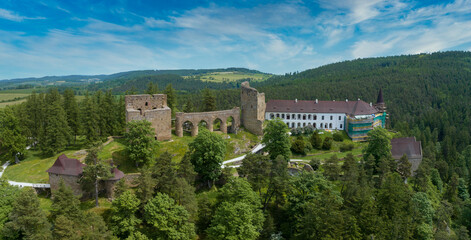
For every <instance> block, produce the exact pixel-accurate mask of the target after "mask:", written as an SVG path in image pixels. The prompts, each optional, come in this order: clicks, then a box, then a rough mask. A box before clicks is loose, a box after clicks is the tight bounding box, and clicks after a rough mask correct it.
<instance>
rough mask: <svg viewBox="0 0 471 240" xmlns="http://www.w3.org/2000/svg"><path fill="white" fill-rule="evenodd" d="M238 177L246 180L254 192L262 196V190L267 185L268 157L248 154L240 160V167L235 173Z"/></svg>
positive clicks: (269, 169) (269, 166)
mask: <svg viewBox="0 0 471 240" xmlns="http://www.w3.org/2000/svg"><path fill="white" fill-rule="evenodd" d="M237 172H238V173H239V176H241V177H245V178H247V181H248V182H249V183H250V185H252V188H253V190H254V191H256V192H258V194H259V195H260V196H261V195H262V188H265V187H266V186H267V185H268V182H269V177H270V172H271V160H270V158H268V156H263V155H259V154H252V153H249V154H247V155H246V156H245V158H244V159H243V160H242V165H241V166H240V168H239V169H238V171H237Z"/></svg>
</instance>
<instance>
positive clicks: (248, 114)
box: [240, 82, 266, 135]
mask: <svg viewBox="0 0 471 240" xmlns="http://www.w3.org/2000/svg"><path fill="white" fill-rule="evenodd" d="M240 102H241V111H242V117H241V123H242V125H243V126H244V127H245V128H246V129H247V130H248V131H249V132H251V133H253V134H256V135H263V121H265V107H266V103H265V94H264V93H259V92H258V91H257V89H255V88H252V87H250V85H249V82H243V83H242V85H241V93H240Z"/></svg>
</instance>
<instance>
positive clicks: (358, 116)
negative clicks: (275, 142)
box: [265, 90, 386, 141]
mask: <svg viewBox="0 0 471 240" xmlns="http://www.w3.org/2000/svg"><path fill="white" fill-rule="evenodd" d="M265 118H266V119H267V120H270V119H275V118H280V119H281V120H283V122H285V123H286V125H288V127H290V128H298V127H306V126H309V125H311V126H313V127H314V128H316V129H324V130H345V131H346V132H347V134H348V136H349V137H350V138H352V140H353V141H364V140H366V139H367V133H368V132H369V131H370V130H371V129H373V128H375V127H385V122H386V107H385V105H384V101H383V95H382V91H381V90H380V93H379V95H378V100H377V103H376V104H374V105H373V104H372V103H370V104H368V103H366V102H364V101H362V100H360V99H358V100H357V101H348V99H347V100H345V101H319V100H317V99H316V100H315V101H298V100H297V99H296V100H270V101H268V102H267V107H266V111H265Z"/></svg>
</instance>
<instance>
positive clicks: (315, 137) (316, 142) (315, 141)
mask: <svg viewBox="0 0 471 240" xmlns="http://www.w3.org/2000/svg"><path fill="white" fill-rule="evenodd" d="M309 140H310V142H311V145H312V147H313V148H315V149H321V148H322V138H321V137H320V136H319V131H317V130H316V131H314V133H313V134H312V135H311V138H310V139H309Z"/></svg>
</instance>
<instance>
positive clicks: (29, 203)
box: [2, 188, 52, 239]
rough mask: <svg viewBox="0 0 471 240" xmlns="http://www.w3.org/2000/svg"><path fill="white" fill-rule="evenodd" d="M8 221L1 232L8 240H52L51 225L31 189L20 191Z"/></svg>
mask: <svg viewBox="0 0 471 240" xmlns="http://www.w3.org/2000/svg"><path fill="white" fill-rule="evenodd" d="M9 219H10V221H9V222H7V223H6V224H5V226H4V227H3V230H2V235H3V236H5V237H7V238H8V239H52V235H51V230H50V228H51V225H50V224H49V222H48V221H47V218H46V214H45V213H44V212H43V211H42V210H41V207H40V203H39V199H38V197H37V196H36V192H35V191H34V189H32V188H23V189H22V190H21V192H20V194H19V195H18V198H17V199H16V201H15V202H14V203H13V210H12V212H11V213H10V217H9Z"/></svg>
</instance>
